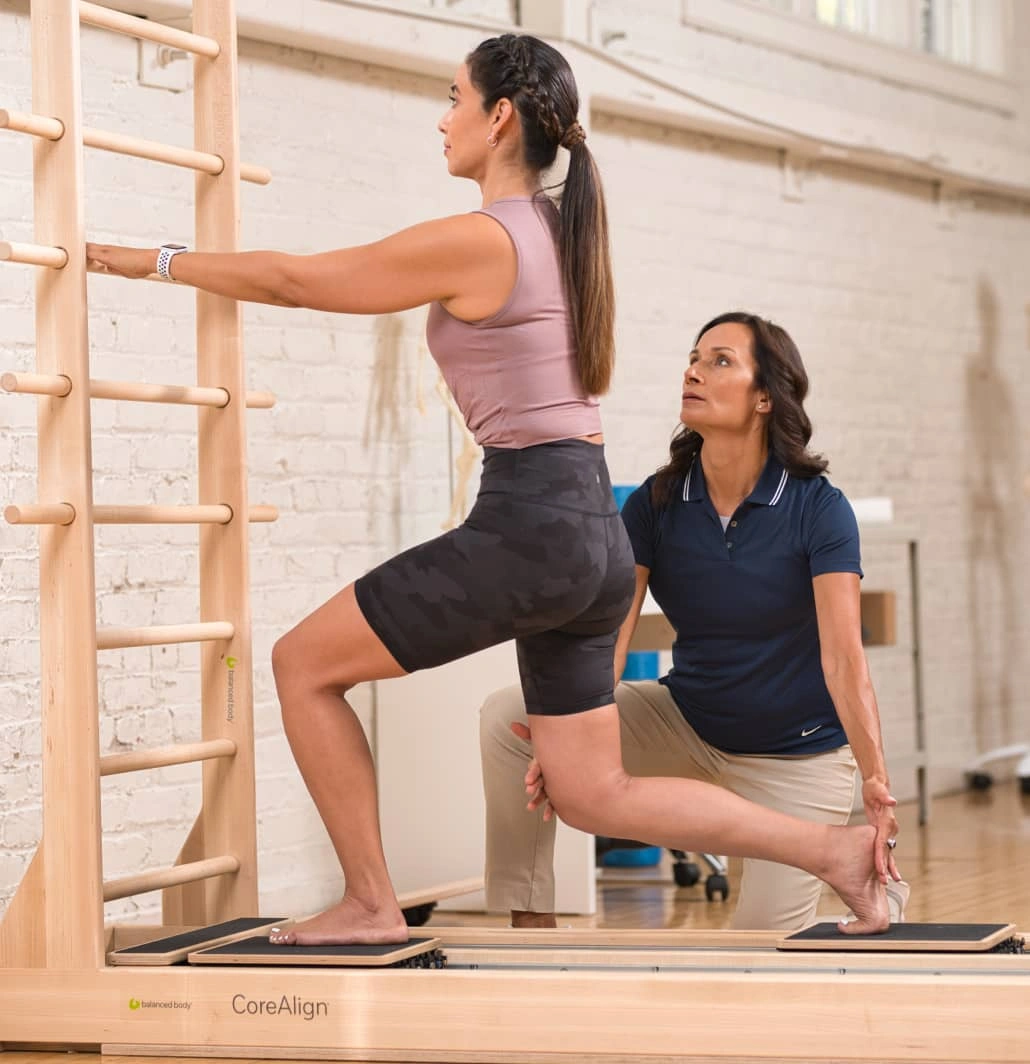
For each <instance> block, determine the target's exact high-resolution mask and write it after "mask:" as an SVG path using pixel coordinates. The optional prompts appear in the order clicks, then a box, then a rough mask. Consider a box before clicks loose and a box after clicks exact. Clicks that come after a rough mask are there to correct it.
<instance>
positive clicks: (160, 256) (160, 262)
mask: <svg viewBox="0 0 1030 1064" xmlns="http://www.w3.org/2000/svg"><path fill="white" fill-rule="evenodd" d="M187 250H188V249H187V248H170V247H162V248H161V250H160V251H158V253H157V272H158V274H159V275H160V276H161V277H164V278H165V279H166V280H169V281H170V280H171V279H172V275H171V274H170V273H169V272H168V268H169V266H171V263H172V259H174V258H175V256H176V255H181V254H182V253H183V252H184V251H187Z"/></svg>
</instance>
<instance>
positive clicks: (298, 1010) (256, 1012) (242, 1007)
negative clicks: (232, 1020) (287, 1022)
mask: <svg viewBox="0 0 1030 1064" xmlns="http://www.w3.org/2000/svg"><path fill="white" fill-rule="evenodd" d="M232 1011H233V1012H235V1013H236V1015H237V1016H296V1017H299V1018H300V1019H304V1020H314V1019H317V1018H319V1017H324V1016H328V1015H329V1002H328V1001H307V1000H306V999H304V998H302V997H299V996H298V995H296V994H283V995H282V997H278V998H264V999H260V998H249V997H247V995H246V994H234V995H233V999H232Z"/></svg>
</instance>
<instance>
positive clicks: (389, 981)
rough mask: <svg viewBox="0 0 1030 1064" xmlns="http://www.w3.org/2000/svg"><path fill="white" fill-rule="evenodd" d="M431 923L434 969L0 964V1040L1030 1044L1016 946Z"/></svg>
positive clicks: (959, 1056) (454, 1058)
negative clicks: (810, 946) (797, 946)
mask: <svg viewBox="0 0 1030 1064" xmlns="http://www.w3.org/2000/svg"><path fill="white" fill-rule="evenodd" d="M173 930H174V929H161V928H158V929H150V932H149V933H151V934H155V935H156V934H163V933H172V931H173ZM431 930H432V934H433V935H434V937H436V938H439V939H441V941H442V948H443V950H444V951H445V953H446V954H447V956H448V963H449V967H448V968H446V969H444V970H442V971H432V970H429V971H426V970H397V969H392V970H390V969H387V970H382V969H325V968H256V967H227V968H211V967H203V968H198V967H191V966H185V965H180V966H175V967H164V968H149V969H144V968H115V967H105V968H102V969H100V970H98V971H53V970H50V971H42V970H37V969H22V970H11V969H7V970H3V971H0V1032H3V1037H4V1039H5V1042H4V1044H3V1045H4V1047H5V1048H8V1049H16V1048H19V1046H23V1045H31V1044H40V1043H44V1042H45V1043H48V1044H49V1045H51V1046H52V1045H54V1044H60V1045H62V1046H67V1047H69V1048H78V1049H84V1048H86V1049H88V1048H92V1049H95V1048H97V1047H99V1048H100V1049H101V1050H102V1051H103V1052H104V1053H109V1054H119V1055H127V1054H133V1055H161V1056H183V1057H188V1056H205V1057H253V1058H262V1057H265V1058H280V1059H282V1058H290V1059H322V1060H361V1061H372V1060H375V1061H380V1060H381V1061H440V1062H443V1061H448V1062H470V1064H471V1062H483V1064H493V1062H497V1064H499V1062H501V1061H504V1062H527V1064H555V1062H558V1061H563V1062H567V1061H568V1060H570V1059H572V1058H584V1057H586V1058H589V1059H591V1060H599V1061H618V1062H620V1064H626V1062H630V1061H639V1062H641V1064H644V1062H647V1064H655V1062H658V1061H662V1062H667V1061H671V1060H678V1059H683V1058H684V1057H686V1056H690V1057H691V1058H692V1059H698V1058H700V1059H713V1060H715V1059H722V1060H725V1059H727V1058H736V1059H740V1058H744V1059H747V1060H754V1061H758V1060H763V1061H764V1060H770V1061H772V1060H780V1061H784V1060H791V1061H817V1060H831V1059H832V1060H834V1061H845V1060H855V1061H862V1060H876V1061H894V1060H897V1061H902V1060H904V1061H926V1062H929V1061H935V1062H940V1061H949V1062H951V1061H955V1062H974V1061H975V1062H977V1064H987V1062H994V1061H1016V1060H1025V1059H1026V1052H1027V1047H1028V1046H1030V1010H1028V1009H1027V1007H1026V1002H1027V1000H1028V999H1030V955H1025V954H1024V955H1018V954H1016V955H1013V954H1001V953H980V954H969V953H961V954H940V953H938V954H928V953H919V954H904V955H903V954H898V953H883V954H869V953H851V952H846V951H844V952H839V953H829V952H821V953H817V954H801V953H784V952H780V951H778V950H777V949H776V944H777V942H778V941H779V940H780V936H779V935H778V934H775V933H761V932H753V933H752V932H677V931H658V932H634V931H622V932H598V931H585V930H584V931H560V932H546V931H545V932H533V933H530V934H527V933H525V932H505V931H501V930H490V931H477V930H475V929H469V928H436V927H433V928H432V929H431ZM140 934H141V932H140V931H139V929H134V930H132V931H131V932H129V931H128V929H127V930H126V933H125V934H123V933H121V932H119V931H117V930H116V931H114V932H113V933H112V934H111V935H110V936H109V941H110V943H111V944H112V945H119V944H124V943H125V942H129V941H138V940H139V937H140ZM527 943H528V945H527Z"/></svg>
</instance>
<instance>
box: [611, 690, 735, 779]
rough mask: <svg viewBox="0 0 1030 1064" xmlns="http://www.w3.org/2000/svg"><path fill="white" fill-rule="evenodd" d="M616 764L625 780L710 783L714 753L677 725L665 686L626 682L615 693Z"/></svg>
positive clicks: (680, 723) (680, 722)
mask: <svg viewBox="0 0 1030 1064" xmlns="http://www.w3.org/2000/svg"><path fill="white" fill-rule="evenodd" d="M615 703H616V705H617V706H618V707H619V724H620V738H621V743H622V760H623V764H624V766H625V769H626V771H627V772H628V773H629V774H630V775H631V776H679V777H682V778H685V779H697V780H704V781H706V782H708V783H714V782H715V780H716V779H717V777H718V774H719V764H718V762H719V757H720V755H719V753H718V751H715V750H713V749H712V748H711V747H710V746H708V744H707V743H705V742H704V740H702V739H701V738H700V737H699V736H698V734H697V732H695V731H694V729H693V728H691V726H690V725H689V724H688V723H687V722H686V721H685V720H684V719H683V714H682V713H681V712H680V709H679V706H677V705H676V702H675V700H674V699H673V697H672V695H671V694H670V693H669V689H668V687H666V686H665V684H661V683H658V681H657V680H629V681H624V682H623V683H620V684H619V685H618V687H616V688H615Z"/></svg>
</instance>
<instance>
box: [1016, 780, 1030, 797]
mask: <svg viewBox="0 0 1030 1064" xmlns="http://www.w3.org/2000/svg"><path fill="white" fill-rule="evenodd" d="M1019 793H1020V794H1026V795H1030V776H1020V777H1019Z"/></svg>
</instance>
